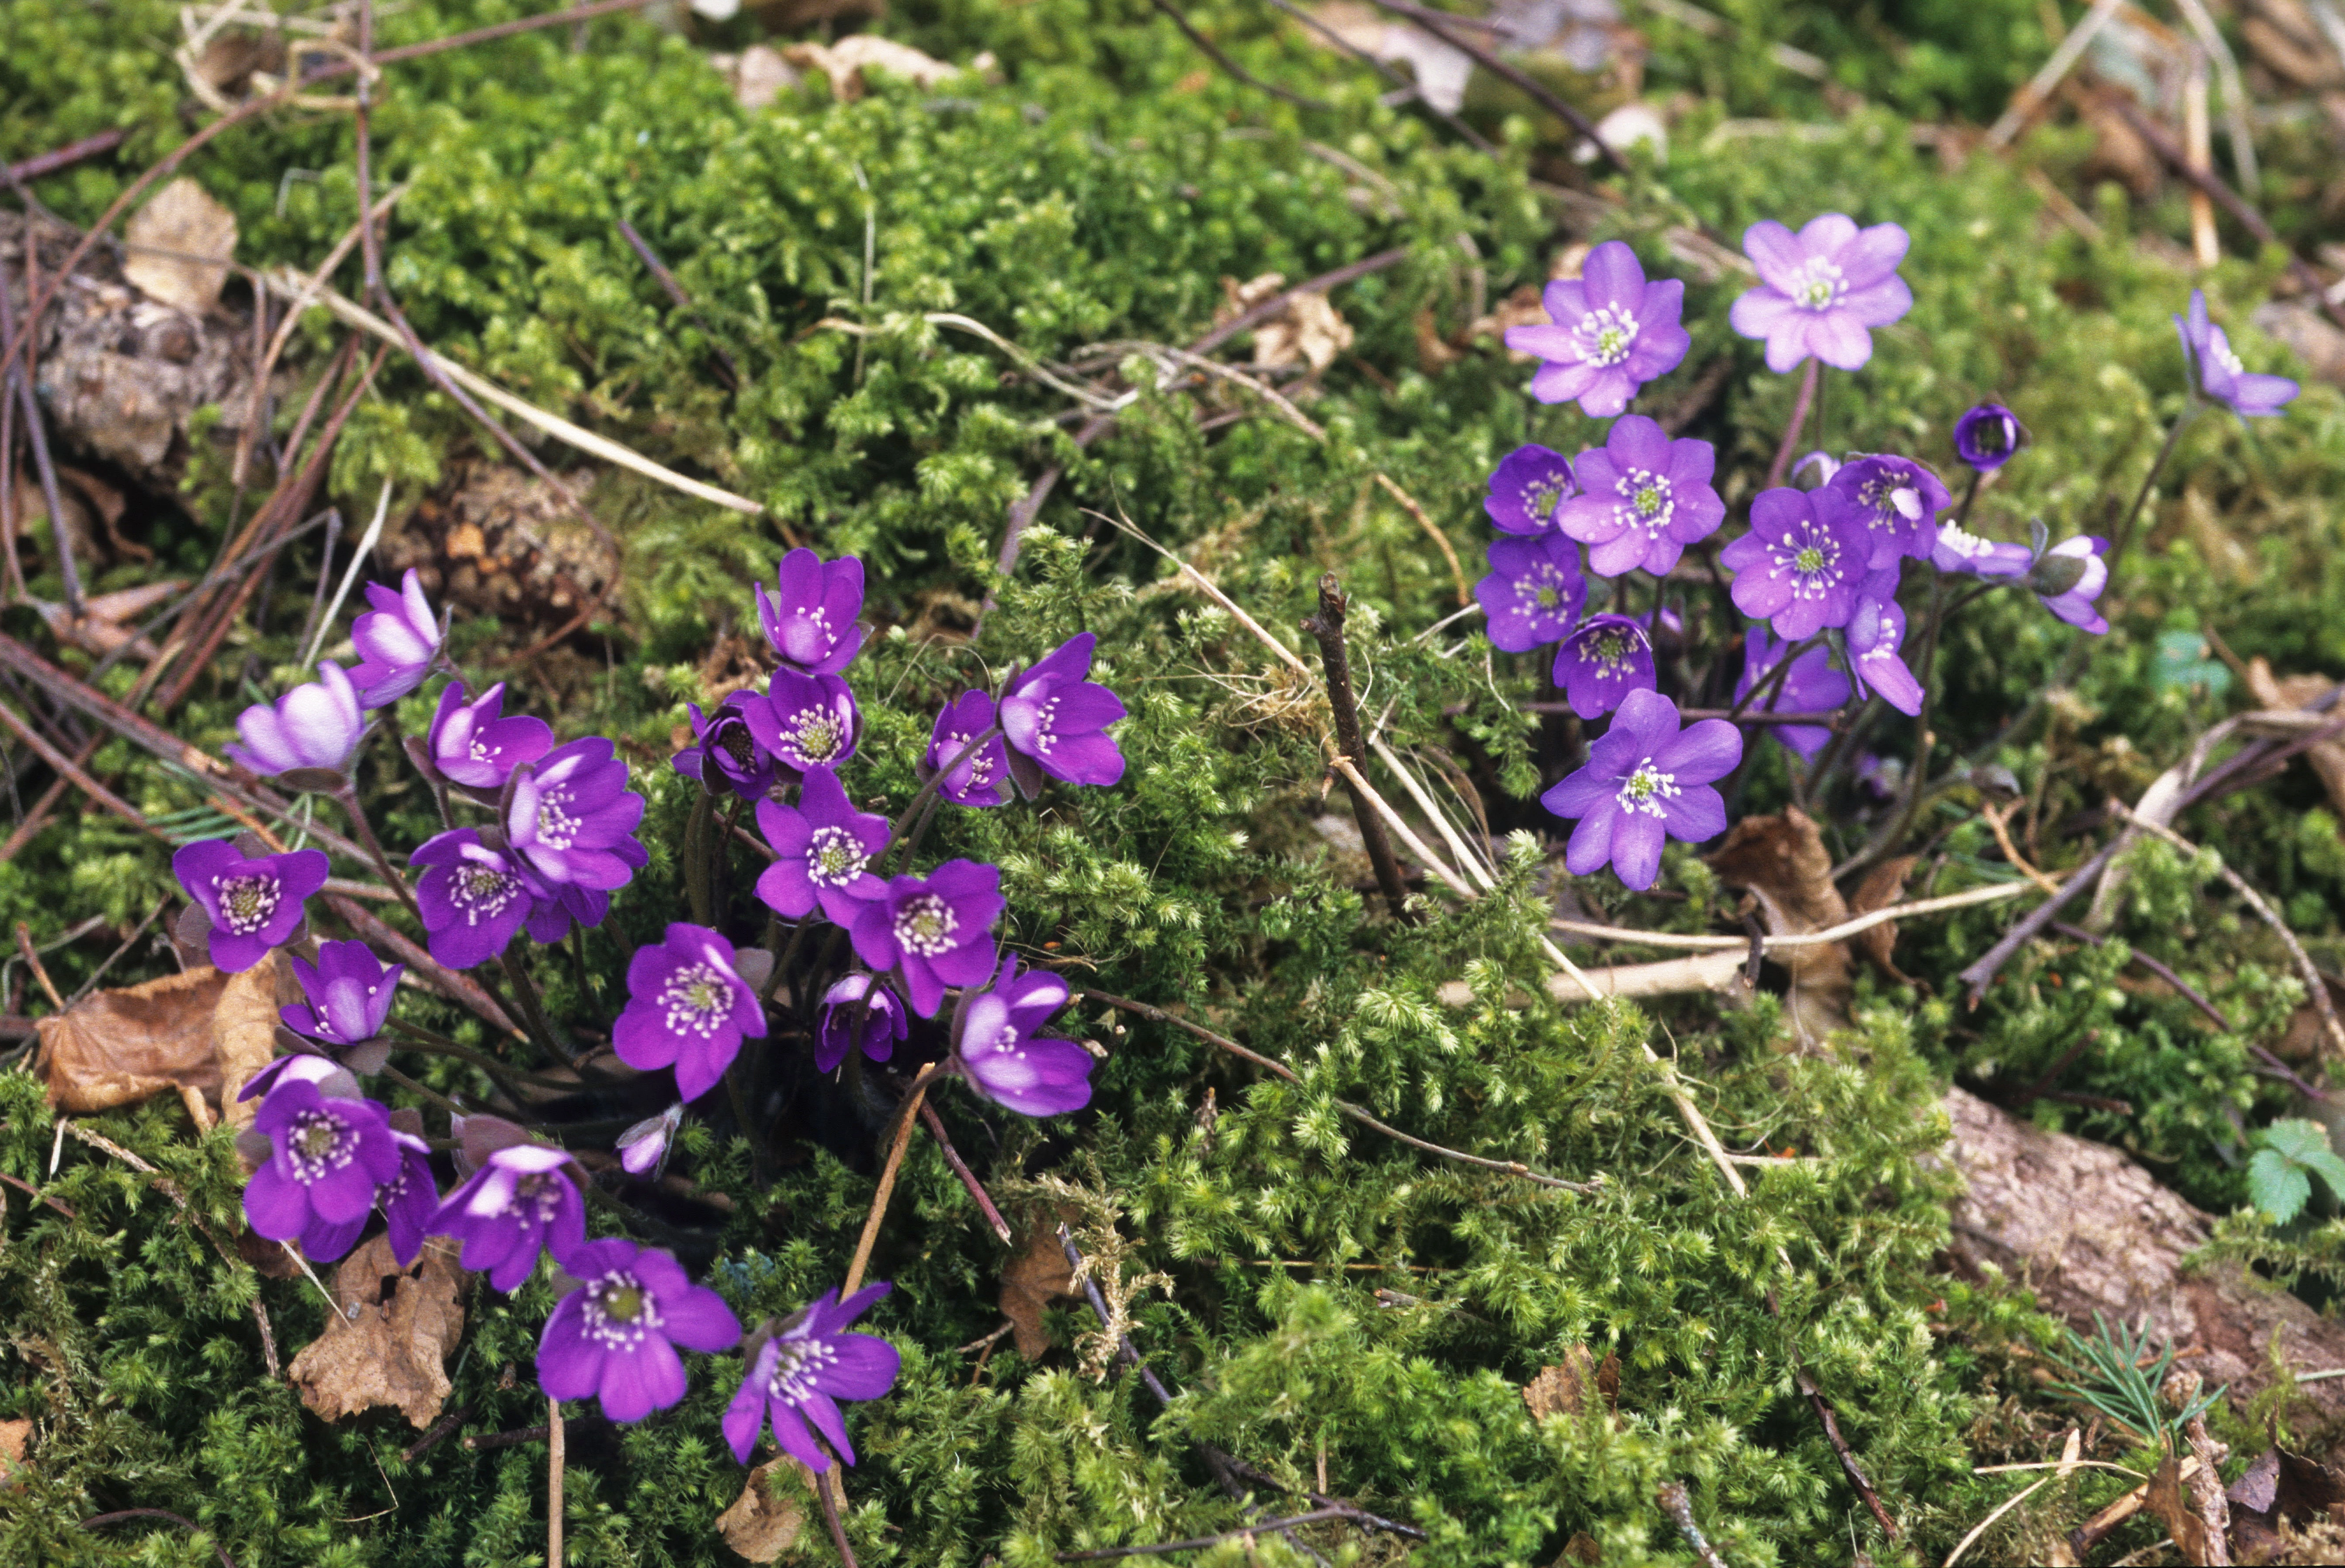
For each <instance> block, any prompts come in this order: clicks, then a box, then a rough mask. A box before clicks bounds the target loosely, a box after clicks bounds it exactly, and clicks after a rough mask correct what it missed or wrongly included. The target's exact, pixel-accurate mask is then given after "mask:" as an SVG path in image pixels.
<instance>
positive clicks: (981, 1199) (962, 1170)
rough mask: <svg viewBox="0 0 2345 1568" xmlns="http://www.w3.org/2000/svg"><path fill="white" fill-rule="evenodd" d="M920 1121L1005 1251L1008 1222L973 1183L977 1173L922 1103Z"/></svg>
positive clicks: (942, 1124)
mask: <svg viewBox="0 0 2345 1568" xmlns="http://www.w3.org/2000/svg"><path fill="white" fill-rule="evenodd" d="M920 1121H921V1124H922V1125H923V1126H925V1127H927V1128H928V1129H929V1137H931V1138H935V1139H936V1140H937V1148H939V1149H940V1150H942V1151H943V1153H944V1157H945V1163H946V1164H947V1165H949V1166H951V1167H952V1173H953V1174H954V1175H955V1176H958V1177H959V1178H960V1184H961V1185H962V1186H963V1187H965V1188H967V1189H969V1197H971V1198H972V1199H976V1200H977V1209H978V1212H979V1213H980V1214H982V1215H984V1216H985V1222H986V1223H987V1224H988V1225H990V1226H992V1227H993V1233H994V1234H995V1235H996V1236H999V1237H1000V1238H1001V1244H1002V1245H1003V1246H1005V1247H1007V1246H1008V1245H1010V1222H1009V1221H1008V1220H1006V1219H1002V1218H1001V1210H1000V1209H997V1208H995V1207H994V1206H993V1199H991V1198H990V1196H988V1194H987V1193H986V1190H985V1188H984V1185H983V1184H982V1183H980V1181H979V1180H978V1179H977V1172H975V1171H973V1170H971V1169H970V1168H969V1162H968V1161H967V1160H965V1159H963V1158H961V1157H960V1150H959V1149H957V1148H954V1147H953V1142H952V1139H951V1138H949V1137H947V1136H946V1135H945V1121H944V1118H942V1117H940V1116H939V1115H938V1114H937V1108H936V1107H934V1106H932V1105H930V1104H929V1103H928V1102H927V1101H926V1100H923V1101H921V1102H920Z"/></svg>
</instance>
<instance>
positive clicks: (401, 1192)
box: [375, 1111, 440, 1269]
mask: <svg viewBox="0 0 2345 1568" xmlns="http://www.w3.org/2000/svg"><path fill="white" fill-rule="evenodd" d="M401 1114H402V1113H401V1112H399V1111H393V1112H391V1117H392V1118H393V1126H392V1127H391V1138H393V1139H394V1140H396V1141H397V1142H398V1144H399V1174H398V1175H397V1176H394V1177H392V1178H391V1179H390V1180H389V1181H387V1182H385V1183H384V1184H383V1187H382V1190H381V1191H380V1192H378V1193H377V1194H375V1201H376V1202H377V1203H379V1204H381V1207H382V1217H383V1219H384V1220H385V1222H386V1223H387V1225H388V1227H389V1229H390V1232H391V1257H392V1258H393V1259H395V1260H396V1261H397V1262H398V1264H399V1266H400V1267H401V1268H402V1269H407V1268H411V1267H413V1266H414V1263H415V1258H416V1254H418V1253H420V1252H421V1251H422V1250H423V1239H424V1238H425V1237H426V1236H429V1235H431V1216H432V1214H433V1213H434V1211H436V1210H437V1209H439V1207H440V1187H439V1183H437V1182H436V1181H434V1180H433V1179H432V1178H431V1145H430V1144H428V1143H426V1142H424V1141H423V1139H422V1138H420V1137H418V1136H417V1135H416V1134H414V1133H411V1132H408V1131H405V1130H404V1129H402V1128H400V1127H399V1126H397V1125H396V1122H397V1118H399V1117H400V1116H401ZM403 1114H405V1115H408V1116H414V1115H415V1113H414V1112H413V1111H408V1112H405V1113H403ZM419 1125H421V1122H420V1118H419Z"/></svg>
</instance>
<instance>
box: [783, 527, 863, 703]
mask: <svg viewBox="0 0 2345 1568" xmlns="http://www.w3.org/2000/svg"><path fill="white" fill-rule="evenodd" d="M776 587H777V588H778V589H779V590H780V592H779V593H778V594H777V596H776V597H774V598H770V599H769V598H767V597H766V590H765V585H764V584H762V583H760V584H759V585H758V588H757V623H758V624H759V625H760V626H762V627H764V628H765V632H766V642H770V643H772V644H773V645H774V652H776V653H777V654H779V655H780V656H781V658H782V662H783V663H786V664H787V665H790V666H791V667H793V668H795V669H797V670H799V671H801V672H803V673H806V674H809V675H834V674H837V673H838V672H839V671H841V670H844V669H845V668H847V666H848V662H849V661H851V660H852V659H853V658H854V657H855V654H856V652H857V650H858V649H860V648H861V647H862V646H863V628H862V627H860V626H858V625H857V624H856V623H855V618H856V617H857V616H858V615H860V614H861V613H863V562H862V561H858V560H857V559H856V558H855V557H854V556H852V555H842V556H840V557H839V558H838V559H837V561H829V562H827V563H826V562H825V561H823V559H822V557H820V556H818V555H817V554H816V553H815V552H814V551H811V550H793V551H790V552H789V553H788V554H787V555H785V556H783V557H782V564H781V568H780V570H779V571H778V572H777V573H776Z"/></svg>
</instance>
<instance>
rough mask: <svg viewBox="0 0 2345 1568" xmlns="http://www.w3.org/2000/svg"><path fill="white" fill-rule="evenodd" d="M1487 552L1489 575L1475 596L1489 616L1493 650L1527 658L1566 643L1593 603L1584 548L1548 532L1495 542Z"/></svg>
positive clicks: (1491, 543) (1477, 584)
mask: <svg viewBox="0 0 2345 1568" xmlns="http://www.w3.org/2000/svg"><path fill="white" fill-rule="evenodd" d="M1486 553H1487V555H1488V557H1489V561H1490V575H1488V576H1487V577H1485V578H1483V579H1482V580H1481V581H1480V582H1477V583H1476V584H1474V597H1475V598H1476V599H1477V601H1479V602H1480V603H1481V606H1482V609H1483V611H1484V612H1486V613H1487V615H1488V616H1489V632H1490V645H1491V646H1492V647H1494V648H1501V649H1504V650H1505V651H1506V652H1509V653H1522V652H1528V651H1530V650H1531V649H1533V648H1538V647H1543V646H1545V645H1546V644H1547V643H1549V642H1559V641H1561V640H1562V638H1563V636H1564V634H1565V633H1566V632H1569V631H1570V630H1571V623H1572V622H1575V621H1577V620H1579V609H1580V606H1581V605H1583V604H1585V603H1587V602H1588V580H1587V579H1586V578H1584V577H1582V576H1581V575H1580V574H1579V546H1578V545H1576V544H1574V543H1572V542H1571V541H1569V540H1568V539H1566V538H1565V537H1564V536H1563V535H1562V534H1560V533H1548V534H1542V535H1541V536H1540V537H1538V538H1537V539H1494V540H1492V541H1490V544H1489V549H1488V550H1487V552H1486Z"/></svg>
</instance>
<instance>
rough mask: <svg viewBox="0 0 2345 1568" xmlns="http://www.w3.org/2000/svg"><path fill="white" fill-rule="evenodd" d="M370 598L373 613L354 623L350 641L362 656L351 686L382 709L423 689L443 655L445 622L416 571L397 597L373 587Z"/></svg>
mask: <svg viewBox="0 0 2345 1568" xmlns="http://www.w3.org/2000/svg"><path fill="white" fill-rule="evenodd" d="M366 595H367V602H368V603H370V604H371V605H373V606H374V608H373V609H372V610H370V611H368V612H366V613H365V614H363V615H361V616H360V617H359V618H358V619H357V620H356V621H354V622H351V623H350V641H351V642H352V643H354V644H356V646H357V648H358V651H359V663H358V666H357V667H356V668H355V669H353V670H351V672H350V684H351V685H353V686H355V687H357V688H358V693H359V700H360V702H361V703H365V704H366V705H367V706H368V707H370V708H380V707H381V706H383V705H384V704H385V703H395V702H397V701H399V699H400V698H401V697H404V696H405V695H407V694H408V693H410V692H412V691H413V690H415V688H416V687H418V686H421V684H423V677H424V676H426V675H428V674H430V673H431V661H432V660H434V659H436V658H438V657H439V654H440V621H439V618H438V617H437V616H435V615H433V614H432V613H431V601H430V600H428V599H426V598H424V597H423V583H422V582H421V579H419V578H418V577H417V575H416V572H415V568H413V567H409V568H408V569H407V575H406V576H405V577H404V578H402V579H401V581H400V584H399V587H398V589H397V590H396V591H393V590H391V589H389V588H386V587H384V586H383V585H382V584H381V583H380V582H370V583H368V584H367V585H366Z"/></svg>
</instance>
